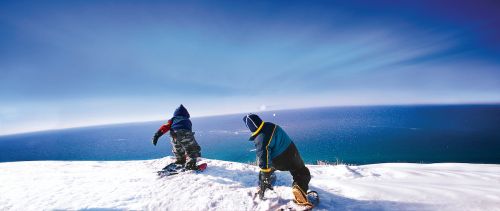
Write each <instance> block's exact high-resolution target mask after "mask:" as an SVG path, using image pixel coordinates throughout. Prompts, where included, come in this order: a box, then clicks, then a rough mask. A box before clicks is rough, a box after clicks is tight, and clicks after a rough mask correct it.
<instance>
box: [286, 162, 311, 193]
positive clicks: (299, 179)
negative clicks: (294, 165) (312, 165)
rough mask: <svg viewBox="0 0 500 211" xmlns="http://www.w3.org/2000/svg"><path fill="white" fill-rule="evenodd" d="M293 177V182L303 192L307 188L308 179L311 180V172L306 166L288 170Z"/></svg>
mask: <svg viewBox="0 0 500 211" xmlns="http://www.w3.org/2000/svg"><path fill="white" fill-rule="evenodd" d="M290 173H291V174H292V177H293V184H294V185H298V186H299V187H300V188H301V189H302V190H303V191H304V192H306V193H307V190H309V181H311V173H310V172H309V169H308V168H307V167H306V166H302V168H299V169H296V170H293V171H290Z"/></svg>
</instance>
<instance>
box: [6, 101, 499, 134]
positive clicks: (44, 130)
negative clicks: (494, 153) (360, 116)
mask: <svg viewBox="0 0 500 211" xmlns="http://www.w3.org/2000/svg"><path fill="white" fill-rule="evenodd" d="M481 105H490V106H493V105H500V102H466V103H450V102H443V103H401V104H398V103H393V104H345V105H324V106H305V107H300V106H299V107H290V108H277V109H264V110H254V111H249V112H230V113H214V114H208V115H194V116H191V118H192V119H195V118H206V117H217V116H229V115H236V114H244V113H252V112H255V113H258V112H260V113H264V112H271V111H293V110H302V109H315V108H340V107H379V106H481ZM164 120H166V119H152V120H131V121H123V122H105V123H97V124H82V125H75V126H69V127H60V128H51V129H39V130H27V131H21V132H13V133H4V134H0V138H3V137H5V136H16V135H26V134H31V133H41V132H51V131H59V130H70V129H78V128H90V127H102V126H111V125H121V124H135V123H148V122H159V121H164Z"/></svg>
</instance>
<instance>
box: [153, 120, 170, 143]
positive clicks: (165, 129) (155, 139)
mask: <svg viewBox="0 0 500 211" xmlns="http://www.w3.org/2000/svg"><path fill="white" fill-rule="evenodd" d="M171 126H172V120H171V119H170V120H168V122H167V124H164V125H162V126H161V127H160V129H158V131H156V133H155V135H154V136H153V140H152V142H153V145H155V146H156V143H157V142H158V139H159V138H160V137H161V136H162V135H163V134H165V133H167V132H168V131H169V130H170V127H171Z"/></svg>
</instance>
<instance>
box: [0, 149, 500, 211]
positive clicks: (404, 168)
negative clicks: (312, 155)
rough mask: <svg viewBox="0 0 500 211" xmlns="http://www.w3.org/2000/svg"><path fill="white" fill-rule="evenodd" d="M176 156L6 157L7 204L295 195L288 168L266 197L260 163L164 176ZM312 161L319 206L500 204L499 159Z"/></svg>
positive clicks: (181, 202)
mask: <svg viewBox="0 0 500 211" xmlns="http://www.w3.org/2000/svg"><path fill="white" fill-rule="evenodd" d="M170 161H171V158H170V157H166V158H163V159H157V160H144V161H32V162H11V163H0V210H42V209H43V210H47V209H48V210H52V209H58V210H59V209H64V210H67V209H70V210H80V209H119V210H269V209H271V210H273V209H276V208H277V207H279V205H281V204H285V203H287V202H289V201H290V200H291V199H292V196H291V193H290V192H291V190H290V186H291V176H290V175H289V174H288V173H287V172H278V173H277V176H278V182H277V184H276V188H275V190H276V192H272V191H271V192H268V193H266V194H268V197H269V198H270V199H269V200H266V201H259V200H258V199H257V200H255V199H254V198H253V194H254V193H255V190H256V184H257V173H256V172H257V170H258V169H257V167H255V166H252V165H247V164H242V163H235V162H226V161H219V160H209V159H204V160H203V162H207V163H208V168H207V170H206V171H205V172H203V173H199V174H194V173H188V174H182V175H176V176H171V177H164V178H158V177H157V176H156V174H155V171H156V170H158V169H161V168H162V167H163V166H165V165H166V164H167V163H169V162H170ZM308 167H309V168H310V170H311V173H312V176H313V179H312V181H311V189H312V190H316V191H318V192H319V194H320V197H321V203H320V205H319V206H318V207H317V209H316V210H500V165H483V164H455V163H446V164H407V163H387V164H375V165H364V166H346V165H337V166H316V165H310V166H308Z"/></svg>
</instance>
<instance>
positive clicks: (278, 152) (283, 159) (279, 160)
mask: <svg viewBox="0 0 500 211" xmlns="http://www.w3.org/2000/svg"><path fill="white" fill-rule="evenodd" d="M243 121H244V122H245V125H246V126H247V128H248V129H249V130H250V131H252V136H251V137H250V141H253V142H254V144H255V148H256V153H257V158H258V165H259V167H260V172H259V184H267V188H270V189H272V186H271V185H270V181H271V178H270V177H271V174H272V172H273V171H274V170H280V171H289V172H290V173H291V175H292V177H293V184H292V193H293V195H294V197H295V200H294V202H295V203H297V204H298V205H305V206H312V204H311V203H310V202H309V200H308V198H307V190H308V189H309V181H310V180H311V173H310V172H309V169H308V168H307V167H306V166H305V165H304V161H303V160H302V157H301V156H300V154H299V151H298V150H297V147H296V146H295V144H294V143H293V141H292V140H291V139H290V137H288V135H287V134H286V132H285V131H284V130H283V129H282V128H281V127H280V126H278V125H276V124H273V123H270V122H263V121H262V120H261V119H260V117H259V116H257V115H255V114H248V115H246V116H245V117H243ZM263 187H264V190H262V188H263ZM260 188H261V190H259V192H260V193H261V194H262V195H261V197H262V196H263V191H265V188H266V186H262V185H260Z"/></svg>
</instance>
